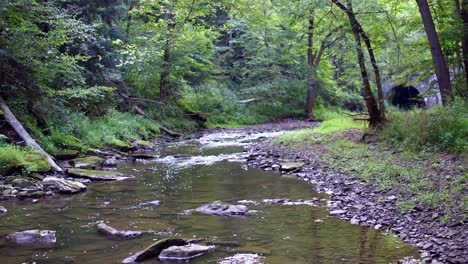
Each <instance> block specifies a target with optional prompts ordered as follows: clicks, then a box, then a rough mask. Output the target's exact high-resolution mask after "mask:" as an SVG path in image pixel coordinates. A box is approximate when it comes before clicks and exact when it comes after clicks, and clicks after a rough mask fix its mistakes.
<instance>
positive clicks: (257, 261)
mask: <svg viewBox="0 0 468 264" xmlns="http://www.w3.org/2000/svg"><path fill="white" fill-rule="evenodd" d="M262 259H263V257H262V256H260V255H257V254H236V255H234V256H231V257H227V258H224V259H222V260H220V261H218V262H217V264H262V263H263V262H262Z"/></svg>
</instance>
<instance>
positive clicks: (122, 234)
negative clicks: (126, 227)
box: [97, 223, 143, 239]
mask: <svg viewBox="0 0 468 264" xmlns="http://www.w3.org/2000/svg"><path fill="white" fill-rule="evenodd" d="M97 229H98V231H99V233H101V234H104V235H106V236H110V237H114V238H119V239H128V238H134V237H139V236H141V235H142V234H143V232H140V231H119V230H117V229H115V228H113V227H110V226H108V225H106V224H104V223H100V224H98V226H97Z"/></svg>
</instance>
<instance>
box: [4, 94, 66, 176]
mask: <svg viewBox="0 0 468 264" xmlns="http://www.w3.org/2000/svg"><path fill="white" fill-rule="evenodd" d="M0 107H1V108H2V110H3V116H4V117H5V120H6V121H7V122H8V123H9V124H10V126H11V127H12V128H13V129H14V130H15V132H16V133H17V134H18V136H19V137H20V138H21V139H22V140H24V142H25V143H26V144H27V145H28V146H30V147H31V148H32V149H34V150H35V151H36V152H38V153H40V154H42V155H44V156H45V158H46V159H47V162H49V164H50V167H51V168H52V171H54V172H63V169H62V168H60V166H59V165H57V163H55V161H54V159H52V157H51V156H50V155H49V153H47V152H46V151H45V150H43V149H42V148H41V146H39V144H37V142H36V141H35V140H34V139H33V138H32V137H31V136H30V135H29V133H28V132H27V131H26V129H24V127H23V125H21V123H20V122H19V121H18V119H17V118H16V117H15V115H14V114H13V113H12V112H11V111H10V108H9V107H8V105H7V104H6V103H5V101H4V100H3V98H2V97H1V96H0Z"/></svg>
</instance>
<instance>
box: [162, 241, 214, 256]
mask: <svg viewBox="0 0 468 264" xmlns="http://www.w3.org/2000/svg"><path fill="white" fill-rule="evenodd" d="M214 248H215V246H201V245H197V244H188V245H185V246H172V247H169V248H166V249H164V250H163V251H162V252H161V254H159V259H161V260H187V259H192V258H196V257H199V256H201V255H203V254H206V253H208V252H210V251H211V250H213V249H214Z"/></svg>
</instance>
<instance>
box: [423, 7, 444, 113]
mask: <svg viewBox="0 0 468 264" xmlns="http://www.w3.org/2000/svg"><path fill="white" fill-rule="evenodd" d="M416 3H417V4H418V7H419V12H420V13H421V18H422V21H423V24H424V29H425V31H426V35H427V40H428V41H429V46H430V47H431V54H432V60H433V62H434V67H435V73H436V76H437V80H438V81H439V89H440V95H441V97H442V104H443V105H446V104H447V103H448V101H449V99H450V96H451V94H452V88H451V84H450V72H449V70H448V68H447V64H446V63H445V58H444V55H443V53H442V47H441V46H440V41H439V36H438V35H437V32H436V29H435V25H434V21H433V20H432V14H431V10H430V9H429V4H428V3H427V0H416Z"/></svg>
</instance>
